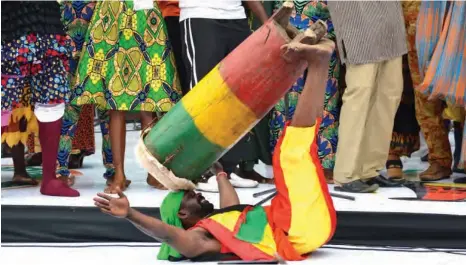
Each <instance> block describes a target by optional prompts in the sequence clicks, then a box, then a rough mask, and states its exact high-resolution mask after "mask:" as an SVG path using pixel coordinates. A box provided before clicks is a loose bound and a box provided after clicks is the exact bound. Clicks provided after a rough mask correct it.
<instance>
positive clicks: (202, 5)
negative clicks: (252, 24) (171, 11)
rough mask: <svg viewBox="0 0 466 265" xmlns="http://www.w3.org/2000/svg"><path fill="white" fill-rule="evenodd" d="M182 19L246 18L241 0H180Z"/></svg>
mask: <svg viewBox="0 0 466 265" xmlns="http://www.w3.org/2000/svg"><path fill="white" fill-rule="evenodd" d="M179 6H180V21H183V20H185V19H187V18H209V19H244V18H246V12H245V11H244V7H243V6H242V5H241V0H180V2H179Z"/></svg>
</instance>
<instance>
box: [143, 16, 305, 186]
mask: <svg viewBox="0 0 466 265" xmlns="http://www.w3.org/2000/svg"><path fill="white" fill-rule="evenodd" d="M290 41H291V39H290V38H289V37H288V35H287V34H286V32H285V30H283V28H282V27H281V26H280V25H278V23H277V22H275V21H274V20H269V21H268V22H267V23H266V24H264V25H263V26H262V27H261V28H260V29H259V30H257V31H255V32H254V33H253V34H252V35H251V36H250V37H249V38H247V39H246V40H245V41H244V42H243V43H242V44H241V45H240V46H238V47H237V48H236V49H235V50H234V51H233V52H231V53H230V54H229V55H228V56H227V57H226V58H225V59H224V60H222V61H221V62H220V63H219V64H218V65H217V66H216V67H215V68H214V69H212V70H211V71H210V72H209V73H208V74H207V75H206V76H205V77H204V78H203V79H202V80H201V81H200V82H199V83H198V84H197V85H196V86H195V87H194V88H193V89H192V90H191V91H190V92H189V93H188V94H187V95H186V96H185V97H184V98H183V99H182V100H181V101H180V102H179V103H178V104H176V106H174V107H173V108H172V109H171V110H170V111H169V112H168V113H167V114H166V115H165V116H164V117H163V118H162V119H161V120H160V121H159V122H158V123H156V124H155V125H154V126H153V127H152V128H150V130H147V131H146V132H145V133H144V134H143V139H142V142H143V145H144V147H143V149H144V150H145V151H146V152H147V153H149V155H150V156H152V157H153V158H154V159H156V160H157V161H158V162H159V163H160V164H162V165H163V166H164V167H166V168H168V169H169V170H171V171H172V172H173V174H174V175H175V176H177V177H179V178H184V179H187V180H195V179H198V178H199V177H200V176H201V175H202V174H203V173H204V172H205V171H206V170H207V169H208V168H209V167H210V166H211V165H212V163H213V162H215V161H216V160H218V159H219V158H220V157H222V155H223V154H225V153H226V152H227V151H228V150H229V149H230V148H231V147H232V146H233V145H234V144H235V143H236V142H237V141H238V140H239V139H241V137H242V136H244V135H245V134H246V133H247V132H248V131H249V130H250V129H251V128H252V127H253V126H255V125H256V124H257V123H258V122H259V121H260V119H262V118H263V117H264V116H265V115H266V114H267V113H268V112H269V111H270V110H271V108H272V107H273V106H274V105H275V103H276V102H277V101H278V100H279V99H280V98H281V97H282V96H283V95H284V94H285V93H286V91H287V90H288V89H289V87H291V85H292V84H293V83H294V82H295V81H296V79H297V78H298V77H299V76H300V75H301V74H302V73H303V72H304V70H305V68H306V66H307V64H306V62H305V61H298V62H296V61H294V62H287V61H286V60H284V59H283V57H282V52H281V50H280V47H281V46H282V45H284V44H287V43H289V42H290ZM140 145H141V143H140ZM146 155H147V154H146ZM146 158H147V157H146ZM140 159H141V158H140ZM142 164H143V166H144V167H146V169H148V170H149V168H148V167H150V166H149V165H147V164H145V163H144V162H143V163H142ZM149 172H151V170H149ZM152 173H156V172H152ZM154 177H156V178H157V179H159V181H160V182H162V184H164V185H167V183H164V181H163V180H162V179H160V178H159V177H158V176H156V175H155V176H154ZM168 186H169V187H168V188H170V184H169V185H168Z"/></svg>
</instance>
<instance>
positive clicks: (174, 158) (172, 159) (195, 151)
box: [144, 102, 224, 180]
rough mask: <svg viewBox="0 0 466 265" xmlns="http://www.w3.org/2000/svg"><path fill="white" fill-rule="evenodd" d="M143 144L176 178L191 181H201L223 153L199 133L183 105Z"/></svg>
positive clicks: (172, 110) (161, 121) (151, 133)
mask: <svg viewBox="0 0 466 265" xmlns="http://www.w3.org/2000/svg"><path fill="white" fill-rule="evenodd" d="M144 144H145V146H146V148H147V149H148V150H149V151H150V153H151V154H152V155H153V156H154V157H155V158H156V159H157V160H158V161H159V162H160V163H162V164H163V165H164V166H165V167H167V168H169V169H170V170H172V171H173V173H174V174H175V175H176V176H177V177H181V178H185V179H190V180H195V179H199V177H200V176H201V175H202V174H203V173H204V172H205V171H206V170H207V169H208V168H209V167H210V166H211V164H212V162H213V161H216V160H217V158H219V157H220V155H221V154H222V153H223V151H224V149H223V148H222V147H221V146H219V145H216V144H214V143H211V142H210V141H209V140H207V138H206V137H205V136H204V135H203V134H202V133H201V132H200V131H199V130H198V128H197V127H196V125H195V124H194V121H193V118H192V117H191V116H190V115H189V114H188V112H187V111H186V110H185V108H184V106H183V104H182V102H179V103H178V104H176V105H175V106H174V107H173V108H172V109H171V110H170V111H169V112H168V113H167V114H166V115H165V116H164V117H163V118H162V119H161V120H160V121H159V122H158V123H157V124H155V126H154V127H153V128H152V129H151V130H150V131H149V132H148V133H147V135H146V136H145V137H144Z"/></svg>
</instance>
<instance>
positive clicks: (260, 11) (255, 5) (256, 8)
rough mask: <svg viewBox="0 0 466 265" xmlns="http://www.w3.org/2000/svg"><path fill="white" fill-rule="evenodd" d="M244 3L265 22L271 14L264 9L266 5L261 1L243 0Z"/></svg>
mask: <svg viewBox="0 0 466 265" xmlns="http://www.w3.org/2000/svg"><path fill="white" fill-rule="evenodd" d="M243 2H244V4H245V5H246V6H247V7H248V8H249V9H251V11H252V13H254V15H255V16H256V17H257V18H258V19H259V20H260V21H261V22H262V23H265V22H266V21H267V20H268V19H269V16H268V15H267V12H266V11H265V9H264V6H263V5H262V3H261V2H260V1H243Z"/></svg>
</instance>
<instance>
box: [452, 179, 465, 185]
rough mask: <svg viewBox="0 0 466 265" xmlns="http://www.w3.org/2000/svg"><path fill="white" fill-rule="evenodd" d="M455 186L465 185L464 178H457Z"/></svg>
mask: <svg viewBox="0 0 466 265" xmlns="http://www.w3.org/2000/svg"><path fill="white" fill-rule="evenodd" d="M454 182H455V183H456V184H466V177H462V178H457V179H455V181H454Z"/></svg>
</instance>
